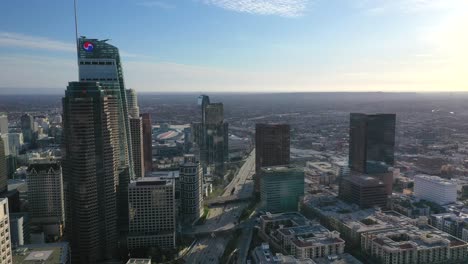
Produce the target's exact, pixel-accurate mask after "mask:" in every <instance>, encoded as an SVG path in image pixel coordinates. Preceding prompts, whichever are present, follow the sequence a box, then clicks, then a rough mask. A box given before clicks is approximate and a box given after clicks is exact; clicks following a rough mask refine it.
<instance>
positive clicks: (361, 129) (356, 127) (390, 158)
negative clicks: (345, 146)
mask: <svg viewBox="0 0 468 264" xmlns="http://www.w3.org/2000/svg"><path fill="white" fill-rule="evenodd" d="M395 120H396V115H395V114H375V115H366V114H357V113H352V114H351V115H350V131H349V167H350V168H351V169H352V170H354V171H357V172H360V173H366V174H378V173H386V172H388V168H389V167H392V166H393V165H394V160H395V158H394V151H395Z"/></svg>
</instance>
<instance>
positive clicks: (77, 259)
mask: <svg viewBox="0 0 468 264" xmlns="http://www.w3.org/2000/svg"><path fill="white" fill-rule="evenodd" d="M118 94H119V85H118V83H116V82H114V83H106V84H100V83H97V82H71V83H69V85H68V87H67V90H66V92H65V97H64V98H63V124H64V145H63V146H64V159H63V185H64V194H65V204H66V206H65V208H66V209H65V210H66V220H65V221H66V223H65V228H66V229H65V235H66V237H67V239H68V241H70V243H71V252H72V262H73V263H83V264H85V263H97V262H101V261H106V260H111V259H113V258H114V257H115V256H116V254H117V245H118V244H117V243H118V238H119V236H118V210H117V206H118V198H119V197H118V192H119V188H121V186H119V173H121V172H122V171H121V170H120V168H119V167H120V166H119V165H120V164H119V163H120V162H119V153H120V150H119V148H120V144H119V139H120V138H119V107H120V104H119V96H118ZM126 186H128V184H127V185H126Z"/></svg>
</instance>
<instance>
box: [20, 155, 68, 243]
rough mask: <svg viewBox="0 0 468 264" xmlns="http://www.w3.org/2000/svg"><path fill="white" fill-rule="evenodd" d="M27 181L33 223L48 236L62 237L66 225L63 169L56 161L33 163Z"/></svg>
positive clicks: (29, 168)
mask: <svg viewBox="0 0 468 264" xmlns="http://www.w3.org/2000/svg"><path fill="white" fill-rule="evenodd" d="M27 181H28V201H29V208H30V210H29V214H30V217H31V223H33V224H34V225H37V226H40V227H42V228H43V230H44V231H45V233H46V235H52V236H58V237H61V236H62V231H63V230H62V229H63V225H64V223H65V203H64V193H63V178H62V167H61V166H60V164H58V163H57V162H56V161H47V162H40V163H33V164H31V165H29V167H28V176H27Z"/></svg>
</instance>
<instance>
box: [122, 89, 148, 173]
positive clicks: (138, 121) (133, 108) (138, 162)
mask: <svg viewBox="0 0 468 264" xmlns="http://www.w3.org/2000/svg"><path fill="white" fill-rule="evenodd" d="M126 93H127V104H128V114H129V119H130V136H131V140H132V148H131V149H132V159H133V165H134V172H135V177H136V178H140V177H143V176H144V172H145V169H144V159H143V124H142V118H141V117H140V109H139V107H138V100H137V94H136V92H135V90H133V89H127V90H126Z"/></svg>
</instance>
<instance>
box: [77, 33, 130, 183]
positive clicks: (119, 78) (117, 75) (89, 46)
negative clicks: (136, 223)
mask: <svg viewBox="0 0 468 264" xmlns="http://www.w3.org/2000/svg"><path fill="white" fill-rule="evenodd" d="M78 45H79V48H78V64H79V67H78V70H79V80H80V81H81V82H100V83H109V84H112V94H113V96H115V97H117V110H118V121H119V127H118V132H119V137H118V139H119V143H120V146H121V147H120V152H119V153H120V165H121V166H122V167H127V169H128V170H129V175H128V177H129V178H127V179H126V178H122V177H127V175H125V174H121V178H120V180H119V181H120V182H122V181H124V182H129V181H130V179H132V178H134V174H133V161H132V155H131V153H132V149H131V146H132V142H131V139H130V137H131V135H130V122H129V113H128V104H127V92H126V90H125V83H124V77H123V67H122V62H121V60H120V54H119V49H118V48H117V47H115V46H113V45H111V44H109V43H107V40H98V39H89V38H86V37H81V38H79V39H78ZM104 89H105V90H106V89H107V87H106V86H104Z"/></svg>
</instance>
